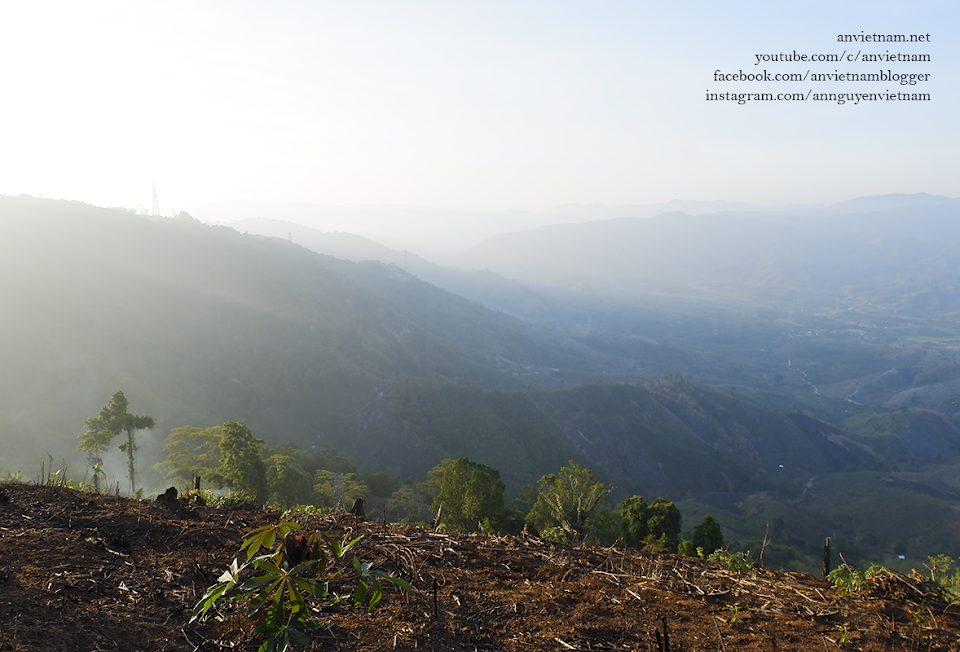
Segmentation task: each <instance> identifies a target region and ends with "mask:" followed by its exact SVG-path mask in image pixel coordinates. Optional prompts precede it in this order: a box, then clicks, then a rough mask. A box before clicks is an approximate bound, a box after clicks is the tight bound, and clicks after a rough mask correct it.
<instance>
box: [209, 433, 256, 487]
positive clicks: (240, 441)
mask: <svg viewBox="0 0 960 652" xmlns="http://www.w3.org/2000/svg"><path fill="white" fill-rule="evenodd" d="M221 430H222V434H221V435H220V466H218V467H217V469H216V470H215V471H214V472H213V473H211V474H210V479H211V480H212V481H213V482H214V484H216V485H217V486H220V487H224V486H226V487H230V488H231V489H236V490H240V491H245V492H247V493H249V494H250V495H251V496H253V497H254V498H255V499H256V500H258V501H262V500H264V499H265V498H266V495H267V467H266V464H265V463H264V461H263V457H262V455H261V452H262V451H263V450H264V449H265V448H266V445H265V444H264V443H263V440H262V439H257V438H256V437H254V436H253V433H252V432H250V428H248V427H247V424H245V423H240V422H238V421H227V422H226V423H224V424H223V425H222V426H221Z"/></svg>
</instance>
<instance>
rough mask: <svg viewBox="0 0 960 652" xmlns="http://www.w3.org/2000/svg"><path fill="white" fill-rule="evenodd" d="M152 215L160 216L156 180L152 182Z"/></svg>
mask: <svg viewBox="0 0 960 652" xmlns="http://www.w3.org/2000/svg"><path fill="white" fill-rule="evenodd" d="M153 216H154V217H160V204H158V203H157V182H156V181H154V182H153Z"/></svg>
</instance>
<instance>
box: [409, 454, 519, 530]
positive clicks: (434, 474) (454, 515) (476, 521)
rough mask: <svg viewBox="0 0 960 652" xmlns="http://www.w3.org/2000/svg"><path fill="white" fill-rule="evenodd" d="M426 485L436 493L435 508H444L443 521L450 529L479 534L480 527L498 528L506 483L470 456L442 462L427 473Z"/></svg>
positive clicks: (498, 473)
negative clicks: (477, 532)
mask: <svg viewBox="0 0 960 652" xmlns="http://www.w3.org/2000/svg"><path fill="white" fill-rule="evenodd" d="M425 485H426V487H427V488H429V489H430V490H432V491H436V495H435V496H434V499H433V505H432V508H433V509H440V508H441V506H442V508H443V515H442V520H443V522H444V523H445V524H446V525H448V526H449V527H450V528H451V529H453V530H456V531H458V532H476V531H478V530H479V529H480V528H481V526H484V527H488V528H490V529H497V528H498V527H499V521H500V520H501V519H502V517H503V490H504V484H503V482H501V481H500V472H499V471H497V470H496V469H493V468H490V467H489V466H487V465H486V464H480V463H479V462H474V461H473V460H471V459H469V458H467V457H461V458H459V459H457V460H443V461H442V462H440V464H438V465H437V466H435V467H433V468H432V469H431V470H430V471H429V472H428V473H427V481H426V483H425Z"/></svg>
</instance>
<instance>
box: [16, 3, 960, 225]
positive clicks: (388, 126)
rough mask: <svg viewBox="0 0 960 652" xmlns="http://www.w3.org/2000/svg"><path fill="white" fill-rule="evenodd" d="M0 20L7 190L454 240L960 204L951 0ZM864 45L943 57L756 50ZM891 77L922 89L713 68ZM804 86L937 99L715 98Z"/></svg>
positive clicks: (81, 12) (310, 7)
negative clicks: (562, 224) (579, 219)
mask: <svg viewBox="0 0 960 652" xmlns="http://www.w3.org/2000/svg"><path fill="white" fill-rule="evenodd" d="M2 11H3V16H4V20H3V21H2V23H3V26H4V27H2V28H0V33H2V35H3V38H2V39H0V55H2V56H3V60H4V61H7V62H8V63H9V64H10V65H9V66H8V68H7V69H6V72H7V77H6V85H5V86H6V94H7V96H8V97H10V98H18V99H19V101H11V102H6V103H4V106H3V107H0V120H2V121H3V123H4V124H6V125H8V129H7V138H6V140H5V142H4V151H3V154H2V155H0V193H3V194H8V195H19V194H21V193H25V194H30V195H34V196H45V197H51V198H58V199H59V198H62V199H75V200H79V201H84V202H87V203H91V204H94V205H98V206H125V207H129V208H133V209H136V210H140V207H141V206H142V207H143V209H144V210H147V211H148V212H150V211H152V208H153V207H152V203H153V198H152V195H151V187H152V186H151V184H153V183H156V187H157V192H158V202H159V208H160V212H161V213H162V214H170V213H171V212H172V211H174V210H188V211H189V210H190V208H192V207H198V206H210V205H215V204H217V203H218V202H221V201H225V200H229V201H250V202H269V203H275V202H289V203H310V204H324V205H335V206H348V207H378V209H380V208H382V207H421V208H420V209H418V210H421V211H422V210H424V209H423V208H422V207H433V208H430V209H429V210H435V211H439V212H445V214H447V215H450V214H453V213H456V214H457V215H459V217H457V220H458V221H460V220H462V223H460V224H457V225H454V226H462V228H463V229H464V231H465V232H470V231H471V230H472V229H474V230H475V229H478V228H479V229H480V230H482V228H483V227H484V226H485V225H484V224H483V222H484V221H485V220H489V219H490V216H491V215H493V214H496V213H510V214H517V215H519V214H523V213H543V212H550V211H556V209H557V207H564V206H569V205H584V206H590V205H592V204H603V205H606V206H624V205H650V204H664V203H667V202H671V201H673V200H680V201H688V202H692V201H718V200H722V201H731V202H745V203H748V204H761V205H770V204H823V205H826V204H832V203H836V202H839V201H844V200H848V199H851V198H853V197H858V196H870V195H883V194H888V193H917V192H928V193H931V194H935V195H946V196H950V197H956V196H960V181H958V177H957V175H956V174H955V172H956V165H957V163H956V156H955V152H956V150H957V148H958V145H960V136H958V134H957V130H956V129H954V128H953V119H954V118H953V116H954V115H955V114H956V109H957V90H956V88H957V83H956V79H957V71H956V68H955V66H952V65H951V63H952V62H953V61H956V60H957V56H956V53H957V43H956V39H953V38H951V35H950V33H949V32H947V31H939V32H938V31H937V30H938V29H941V28H942V27H943V26H948V25H951V24H956V23H957V19H958V11H960V9H958V8H957V6H956V5H955V3H950V2H945V1H931V2H925V3H921V4H912V5H909V6H905V5H902V4H900V3H881V4H877V3H868V2H851V3H846V4H844V5H842V6H837V5H835V3H826V2H814V3H807V4H805V5H803V6H802V7H800V6H796V7H795V6H788V5H777V6H773V7H771V6H769V5H767V4H761V3H759V2H753V1H747V2H739V3H736V4H734V5H723V6H720V5H716V4H715V3H705V2H694V1H688V2H679V3H673V4H671V5H669V6H664V5H661V4H659V3H652V2H639V3H636V2H629V3H628V2H606V3H600V4H591V5H580V4H577V3H559V4H558V3H546V2H540V1H531V2H527V3H521V4H516V3H505V2H486V3H460V4H456V5H450V4H449V3H438V2H435V1H430V0H426V1H421V2H412V3H404V4H403V5H397V4H394V3H383V2H374V3H365V4H363V5H353V4H348V5H344V4H342V3H333V2H309V3H308V2H297V1H291V2H285V3H280V4H275V3H271V4H266V3H261V2H245V3H239V4H237V3H229V4H228V3H225V2H210V3H203V4H202V5H196V4H194V3H186V2H171V3H166V4H164V5H163V7H162V8H160V7H147V6H141V5H129V4H128V3H122V2H114V1H107V0H104V1H100V2H92V3H84V4H83V5H82V6H80V5H76V4H74V3H67V2H62V1H52V2H42V3H30V4H22V5H8V6H5V7H4V9H3V10H2ZM861 32H870V33H880V34H907V35H909V34H924V35H926V34H930V39H929V42H923V43H906V44H898V45H897V46H896V47H894V46H893V45H891V44H869V43H862V44H859V45H856V47H857V48H858V49H859V50H862V51H863V52H866V53H871V52H873V51H874V50H876V51H877V52H876V53H881V54H882V53H883V52H886V51H889V52H893V51H897V52H899V51H901V50H902V51H903V52H904V53H906V54H911V55H913V54H921V55H924V56H926V55H929V57H930V60H929V61H928V62H920V63H917V62H910V63H899V62H894V63H883V64H865V63H863V62H860V63H858V64H857V65H854V64H853V63H852V62H849V63H848V62H843V63H799V64H797V63H783V62H769V61H768V62H764V63H762V64H760V63H759V62H758V60H757V57H758V56H767V55H771V56H772V55H774V54H778V53H792V52H794V51H796V52H801V53H832V54H834V55H839V54H840V50H844V52H845V51H846V49H849V47H853V46H852V45H851V44H850V43H839V42H838V38H839V36H838V35H843V34H855V35H856V34H860V33H861ZM848 46H849V47H848ZM890 48H893V50H891V49H890ZM834 50H837V51H836V52H834ZM851 52H852V50H851ZM876 53H875V54H876ZM848 68H849V69H850V70H848ZM881 68H882V69H883V70H884V71H887V70H888V69H889V70H893V72H895V73H897V74H922V75H929V78H928V79H926V80H925V81H921V82H918V83H917V84H916V85H902V86H901V85H900V84H898V83H886V82H828V81H818V82H797V83H794V82H774V83H765V82H759V83H758V82H752V83H751V82H718V81H716V76H715V73H716V72H717V71H720V72H722V73H724V74H735V73H738V72H740V71H742V72H744V73H752V72H760V71H762V70H767V71H768V72H770V73H797V74H803V75H805V74H809V73H814V74H835V73H836V72H837V71H839V72H864V71H867V72H871V73H876V72H877V71H878V70H880V69H881ZM791 89H800V90H803V91H808V90H813V92H821V91H823V92H826V91H829V92H844V93H864V92H870V93H882V92H891V91H900V90H905V91H910V92H918V91H919V92H924V93H929V94H930V96H931V100H929V101H907V102H902V101H900V102H890V101H873V102H856V103H855V102H846V103H844V104H842V105H841V104H838V103H837V102H830V101H827V102H822V101H821V102H813V101H796V102H793V103H791V102H779V101H778V102H772V101H771V102H761V101H757V102H748V103H746V104H744V105H739V104H737V102H725V103H724V102H715V101H706V99H707V98H706V95H705V93H716V92H734V93H743V92H759V91H763V92H777V93H779V92H783V91H785V90H791ZM437 207H439V208H437ZM471 215H473V216H475V217H471ZM477 222H479V223H480V224H477ZM447 226H449V228H448V230H450V231H454V230H455V229H454V228H453V226H450V225H447Z"/></svg>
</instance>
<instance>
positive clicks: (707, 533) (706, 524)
mask: <svg viewBox="0 0 960 652" xmlns="http://www.w3.org/2000/svg"><path fill="white" fill-rule="evenodd" d="M692 543H693V549H694V550H696V549H697V548H703V554H705V555H710V554H712V553H713V552H714V551H715V550H720V549H722V548H723V530H722V529H721V528H720V521H718V520H717V519H715V518H714V517H713V516H711V515H710V514H707V515H706V516H704V517H703V520H702V521H700V525H698V526H696V527H695V528H693V542H692Z"/></svg>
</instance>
